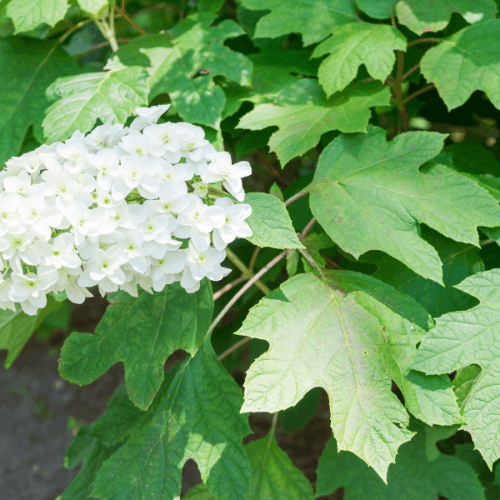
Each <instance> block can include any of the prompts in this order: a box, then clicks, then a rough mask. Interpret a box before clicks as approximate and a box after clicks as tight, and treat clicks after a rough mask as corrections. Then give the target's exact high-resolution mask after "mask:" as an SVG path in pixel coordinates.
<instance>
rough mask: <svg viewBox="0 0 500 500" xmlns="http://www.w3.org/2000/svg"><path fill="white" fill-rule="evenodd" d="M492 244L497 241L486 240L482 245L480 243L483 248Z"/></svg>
mask: <svg viewBox="0 0 500 500" xmlns="http://www.w3.org/2000/svg"><path fill="white" fill-rule="evenodd" d="M491 243H496V240H492V239H490V240H484V241H481V243H479V244H480V245H481V247H485V246H486V245H490V244H491Z"/></svg>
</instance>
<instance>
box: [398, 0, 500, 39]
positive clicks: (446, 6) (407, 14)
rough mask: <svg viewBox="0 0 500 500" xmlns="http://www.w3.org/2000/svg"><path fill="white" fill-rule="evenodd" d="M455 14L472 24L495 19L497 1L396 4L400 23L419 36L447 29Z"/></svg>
mask: <svg viewBox="0 0 500 500" xmlns="http://www.w3.org/2000/svg"><path fill="white" fill-rule="evenodd" d="M454 12H458V13H459V14H461V15H462V16H463V17H464V18H465V20H466V21H467V22H468V23H471V24H472V23H476V22H478V21H482V20H485V19H493V18H494V17H495V14H496V12H497V6H496V3H495V0H401V1H399V2H398V3H397V4H396V13H397V16H398V21H399V22H400V23H401V24H404V25H405V26H407V27H408V28H410V29H411V30H412V31H414V32H415V33H418V34H419V35H421V34H422V33H424V31H441V30H442V29H444V28H446V26H448V23H449V22H450V18H451V15H452V14H453V13H454Z"/></svg>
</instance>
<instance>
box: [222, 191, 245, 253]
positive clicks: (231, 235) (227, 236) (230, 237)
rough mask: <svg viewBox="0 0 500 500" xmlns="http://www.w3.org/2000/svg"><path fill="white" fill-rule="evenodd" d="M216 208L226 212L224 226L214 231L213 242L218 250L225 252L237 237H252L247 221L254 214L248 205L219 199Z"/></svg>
mask: <svg viewBox="0 0 500 500" xmlns="http://www.w3.org/2000/svg"><path fill="white" fill-rule="evenodd" d="M215 206H217V207H220V208H222V209H223V210H224V224H223V225H222V226H220V227H217V228H215V229H214V232H213V242H214V247H215V248H216V249H217V250H224V248H226V246H227V245H228V244H229V243H231V242H232V241H234V240H235V239H236V237H237V236H238V237H240V238H248V237H249V236H252V230H251V229H250V226H249V225H248V224H247V223H246V222H245V219H247V218H248V217H250V215H251V214H252V207H251V206H250V205H248V204H246V203H238V204H235V203H234V202H233V201H232V200H230V199H229V198H218V199H217V200H215Z"/></svg>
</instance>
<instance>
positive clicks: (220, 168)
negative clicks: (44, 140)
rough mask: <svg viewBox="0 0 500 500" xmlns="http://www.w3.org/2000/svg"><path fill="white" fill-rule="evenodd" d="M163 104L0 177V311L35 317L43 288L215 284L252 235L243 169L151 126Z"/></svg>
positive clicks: (77, 298)
mask: <svg viewBox="0 0 500 500" xmlns="http://www.w3.org/2000/svg"><path fill="white" fill-rule="evenodd" d="M168 107H169V106H168V105H166V106H155V107H151V108H138V109H137V110H136V113H137V115H138V117H137V118H136V119H135V120H134V121H133V122H132V124H131V126H130V128H128V127H124V126H123V125H109V124H106V125H102V126H99V127H97V128H95V130H94V131H93V132H91V133H90V134H88V135H84V134H82V133H80V132H75V133H74V134H73V136H72V137H71V138H70V139H68V140H67V141H66V142H64V143H61V142H59V143H55V144H51V145H50V146H47V145H43V146H41V147H39V148H38V149H36V150H35V151H33V152H31V153H27V154H25V155H23V156H21V157H17V158H12V159H11V160H9V161H8V162H7V164H6V166H7V168H6V169H5V170H4V171H2V172H0V267H1V268H2V269H3V271H2V277H0V308H2V309H6V308H9V309H13V310H15V303H19V304H20V305H21V307H22V309H23V310H24V312H26V313H27V314H30V315H33V314H36V312H37V310H38V309H39V308H42V307H44V306H45V305H46V303H47V298H46V295H47V294H48V293H49V292H54V293H59V292H62V291H64V292H66V294H67V296H68V298H69V300H71V301H72V302H76V303H82V302H83V301H84V300H85V297H89V296H92V294H91V293H90V292H89V290H88V288H89V287H93V286H95V285H97V286H98V287H99V291H100V292H101V294H103V295H104V293H107V292H114V291H117V290H119V289H120V290H125V291H127V292H128V293H129V294H131V295H133V296H137V294H138V293H137V285H140V286H141V287H142V288H143V289H144V290H146V291H148V292H150V293H152V290H154V291H161V290H163V288H164V287H165V286H166V285H167V284H169V283H173V282H175V281H180V284H181V286H182V287H183V288H184V289H186V290H187V291H188V292H195V291H196V290H198V289H199V286H200V281H201V280H202V279H203V278H204V277H207V278H209V279H211V280H215V281H217V280H220V279H222V277H224V276H226V275H227V274H228V272H229V269H227V268H224V267H221V262H222V261H223V260H224V258H225V256H226V252H225V251H224V248H225V247H226V245H227V244H228V243H231V242H232V241H233V240H234V239H235V238H236V237H238V236H239V237H248V236H251V234H252V231H251V229H250V227H249V226H248V224H247V223H246V222H245V219H246V218H247V217H248V216H249V215H250V214H251V212H252V209H251V207H250V205H248V204H244V203H234V202H233V201H232V200H231V199H230V198H229V197H227V196H225V195H224V193H223V192H222V191H221V190H220V184H216V186H218V188H217V187H215V186H213V185H211V184H214V183H222V185H223V186H224V187H225V188H226V190H227V191H228V192H229V193H230V194H231V195H233V196H234V197H235V198H236V199H237V200H238V201H240V202H241V201H243V200H244V196H245V193H244V191H243V186H242V182H241V178H242V177H245V176H248V175H250V173H251V168H250V165H249V163H248V162H239V163H236V164H234V165H233V164H232V161H231V157H230V155H229V153H226V152H222V153H218V152H216V150H215V148H214V147H213V146H212V145H211V144H210V143H209V142H208V141H207V140H206V139H205V138H204V135H205V134H204V132H203V129H202V128H200V127H197V126H194V125H191V124H189V123H171V122H167V123H162V124H157V121H158V119H159V117H160V116H161V115H162V114H163V113H164V112H165V111H166V110H167V109H168Z"/></svg>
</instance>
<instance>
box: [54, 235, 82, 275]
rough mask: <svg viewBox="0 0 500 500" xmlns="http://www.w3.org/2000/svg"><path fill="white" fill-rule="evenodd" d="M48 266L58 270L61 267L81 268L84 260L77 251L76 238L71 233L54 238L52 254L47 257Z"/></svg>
mask: <svg viewBox="0 0 500 500" xmlns="http://www.w3.org/2000/svg"><path fill="white" fill-rule="evenodd" d="M45 260H46V265H52V266H54V267H55V268H56V269H59V268H61V267H68V268H79V267H80V266H81V264H82V259H80V257H79V256H78V254H77V253H76V251H75V237H74V236H73V235H72V234H71V233H62V234H60V235H59V236H56V237H55V238H54V241H53V242H52V245H51V249H50V254H49V255H48V256H47V257H46V259H45Z"/></svg>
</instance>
